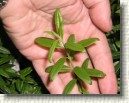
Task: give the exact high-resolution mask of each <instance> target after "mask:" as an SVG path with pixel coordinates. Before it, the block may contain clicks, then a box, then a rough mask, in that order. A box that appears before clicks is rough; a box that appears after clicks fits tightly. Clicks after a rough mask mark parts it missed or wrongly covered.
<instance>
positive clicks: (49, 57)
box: [48, 41, 58, 63]
mask: <svg viewBox="0 0 129 103" xmlns="http://www.w3.org/2000/svg"><path fill="white" fill-rule="evenodd" d="M57 43H58V41H54V42H53V44H52V46H51V48H50V50H49V54H48V60H49V62H50V63H51V62H52V56H53V53H54V51H55V48H56V45H57Z"/></svg>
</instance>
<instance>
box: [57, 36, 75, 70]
mask: <svg viewBox="0 0 129 103" xmlns="http://www.w3.org/2000/svg"><path fill="white" fill-rule="evenodd" d="M59 39H60V42H61V43H62V45H63V47H64V49H65V52H66V54H67V57H68V60H69V62H70V67H71V69H74V65H73V62H72V59H71V56H70V55H69V53H68V52H67V48H66V47H65V43H64V41H63V40H62V39H61V38H59Z"/></svg>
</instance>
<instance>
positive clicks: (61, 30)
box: [58, 22, 64, 38]
mask: <svg viewBox="0 0 129 103" xmlns="http://www.w3.org/2000/svg"><path fill="white" fill-rule="evenodd" d="M63 28H64V22H61V23H60V27H59V29H58V33H59V35H60V37H61V38H63V36H64V30H63Z"/></svg>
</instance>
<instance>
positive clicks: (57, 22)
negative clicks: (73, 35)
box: [54, 9, 64, 38]
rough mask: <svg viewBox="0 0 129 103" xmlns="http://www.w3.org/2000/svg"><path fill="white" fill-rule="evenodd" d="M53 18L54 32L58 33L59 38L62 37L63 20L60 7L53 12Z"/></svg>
mask: <svg viewBox="0 0 129 103" xmlns="http://www.w3.org/2000/svg"><path fill="white" fill-rule="evenodd" d="M54 20H55V27H56V32H57V33H58V34H59V35H60V37H61V38H63V35H64V30H63V26H64V20H63V18H62V15H61V12H60V9H56V11H55V14H54Z"/></svg>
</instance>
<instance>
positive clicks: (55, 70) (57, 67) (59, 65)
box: [50, 58, 66, 80]
mask: <svg viewBox="0 0 129 103" xmlns="http://www.w3.org/2000/svg"><path fill="white" fill-rule="evenodd" d="M65 61H66V58H61V59H59V60H58V61H57V62H56V63H55V65H54V67H53V68H52V70H51V72H50V80H54V78H55V76H56V75H57V74H58V72H59V71H60V70H61V69H62V67H63V65H64V63H65Z"/></svg>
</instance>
